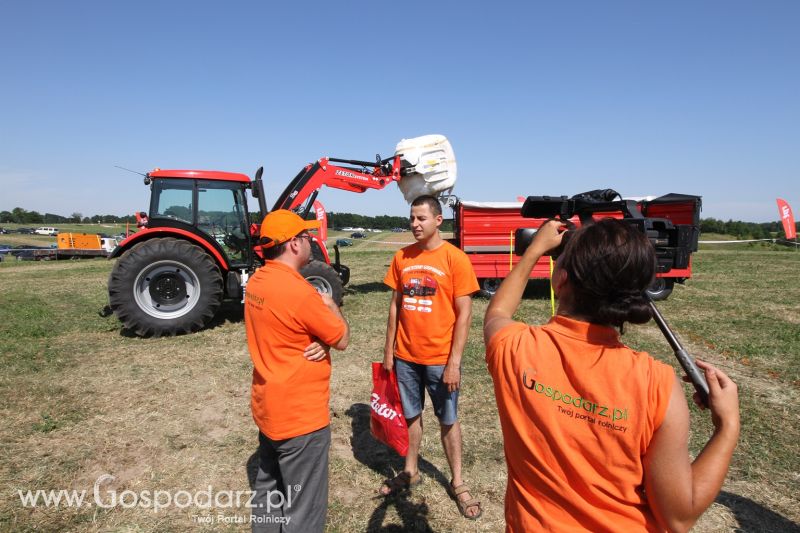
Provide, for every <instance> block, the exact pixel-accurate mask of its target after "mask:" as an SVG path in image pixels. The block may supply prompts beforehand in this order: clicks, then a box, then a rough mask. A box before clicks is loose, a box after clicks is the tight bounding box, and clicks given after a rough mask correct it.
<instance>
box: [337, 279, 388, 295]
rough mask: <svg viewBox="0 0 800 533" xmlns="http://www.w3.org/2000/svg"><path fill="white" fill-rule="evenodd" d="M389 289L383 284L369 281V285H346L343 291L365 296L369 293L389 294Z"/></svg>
mask: <svg viewBox="0 0 800 533" xmlns="http://www.w3.org/2000/svg"><path fill="white" fill-rule="evenodd" d="M390 290H391V289H389V287H387V286H386V285H385V284H383V283H378V282H377V281H371V282H369V283H359V284H357V285H352V284H351V285H348V286H347V287H345V291H347V292H348V293H350V294H367V293H370V292H389V291H390Z"/></svg>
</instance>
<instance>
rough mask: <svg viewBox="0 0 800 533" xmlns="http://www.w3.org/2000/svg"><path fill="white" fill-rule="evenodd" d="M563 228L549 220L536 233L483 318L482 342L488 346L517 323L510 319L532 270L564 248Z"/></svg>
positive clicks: (561, 224) (555, 221)
mask: <svg viewBox="0 0 800 533" xmlns="http://www.w3.org/2000/svg"><path fill="white" fill-rule="evenodd" d="M562 226H564V224H563V223H562V222H558V221H557V220H550V221H548V222H546V223H544V224H542V227H540V228H539V231H537V232H536V236H535V237H534V239H533V242H532V243H531V244H530V246H528V249H527V250H525V254H524V255H523V256H522V259H520V261H519V263H517V264H516V266H514V268H513V269H512V270H511V272H509V274H508V276H506V279H504V280H503V282H502V283H501V284H500V288H498V289H497V292H496V293H495V295H494V296H493V297H492V300H491V301H490V302H489V306H488V307H487V308H486V315H485V316H484V318H483V339H484V342H485V343H486V344H489V340H491V338H492V337H493V336H494V335H495V333H497V332H498V331H500V330H501V329H503V328H504V327H505V326H507V325H509V324H512V323H513V322H514V320H513V319H512V318H511V317H513V316H514V313H515V312H516V310H517V307H519V302H520V300H521V299H522V293H523V292H524V291H525V286H526V285H527V284H528V278H530V275H531V270H533V267H534V266H535V265H536V262H537V261H538V260H539V258H540V257H542V256H543V255H544V254H545V253H546V252H548V251H549V250H552V249H553V248H555V247H557V246H558V245H559V244H561V239H562V237H563V235H564V234H563V233H559V232H558V229H559V228H561V227H562Z"/></svg>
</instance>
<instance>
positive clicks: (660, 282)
mask: <svg viewBox="0 0 800 533" xmlns="http://www.w3.org/2000/svg"><path fill="white" fill-rule="evenodd" d="M674 286H675V280H673V279H670V278H656V280H655V281H654V282H653V284H652V285H650V286H649V287H648V288H647V291H646V292H647V294H648V295H649V296H650V299H651V300H653V301H656V302H658V301H660V300H666V299H667V297H668V296H669V295H670V294H672V288H673V287H674Z"/></svg>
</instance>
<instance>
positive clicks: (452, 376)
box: [380, 195, 481, 519]
mask: <svg viewBox="0 0 800 533" xmlns="http://www.w3.org/2000/svg"><path fill="white" fill-rule="evenodd" d="M410 222H411V231H413V233H414V239H416V241H417V242H416V243H414V244H412V245H410V246H407V247H405V248H403V249H402V250H400V251H399V252H397V253H396V254H395V256H394V259H393V261H392V265H391V267H389V271H388V272H387V273H386V277H385V278H384V280H383V282H384V283H385V284H386V285H388V286H389V287H391V288H392V291H393V292H392V301H391V304H390V306H389V320H388V324H387V327H386V345H385V347H384V358H383V367H384V368H385V369H386V370H389V371H391V370H392V368H394V369H395V371H396V373H397V381H398V385H399V388H400V399H401V400H402V403H403V414H404V415H405V418H406V421H407V423H408V440H409V446H408V454H407V455H406V461H405V468H404V469H403V471H402V472H401V473H400V474H398V475H397V476H395V477H394V478H392V479H389V480H387V481H386V482H385V483H384V485H383V486H382V487H381V489H380V493H381V494H383V495H384V496H388V495H391V494H396V493H400V492H403V491H406V490H408V489H410V488H411V487H412V486H414V485H416V484H418V483H419V482H420V481H421V478H420V474H419V469H418V456H419V446H420V442H421V440H422V417H421V415H422V409H423V407H424V405H425V389H426V388H427V389H428V394H429V395H430V398H431V403H433V409H434V413H435V414H436V417H437V418H438V419H439V424H440V432H441V440H442V445H443V447H444V452H445V455H446V456H447V461H448V463H449V464H450V471H451V472H452V474H453V478H452V480H451V483H450V490H449V492H450V495H451V496H452V497H453V498H454V499H455V500H456V503H457V504H458V508H459V510H460V511H461V514H462V515H464V516H465V517H467V518H470V519H476V518H478V517H479V516H480V514H481V506H480V502H479V501H478V500H477V499H475V498H473V495H472V494H471V493H470V490H469V488H468V487H467V485H466V483H464V481H463V480H462V479H461V425H460V424H459V422H458V418H457V415H458V392H459V388H460V386H461V356H462V354H463V351H464V345H465V344H466V341H467V334H468V332H469V325H470V319H471V316H472V299H471V295H472V293H474V292H475V291H477V290H478V280H477V279H476V278H475V272H474V271H473V270H472V264H471V263H470V261H469V259H468V258H467V256H466V254H464V252H462V251H461V250H459V249H458V248H456V247H455V246H453V245H452V244H450V243H449V242H447V241H445V240H444V239H442V237H441V235H440V233H439V226H441V224H442V207H441V204H440V203H439V200H437V199H436V198H434V197H433V196H427V195H426V196H420V197H419V198H417V199H416V200H414V202H412V204H411V218H410Z"/></svg>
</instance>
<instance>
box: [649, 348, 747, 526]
mask: <svg viewBox="0 0 800 533" xmlns="http://www.w3.org/2000/svg"><path fill="white" fill-rule="evenodd" d="M697 366H699V367H700V368H702V369H703V370H704V371H705V375H706V381H707V382H708V388H709V406H710V409H711V420H712V422H713V423H714V433H713V435H712V436H711V438H710V439H709V441H708V443H707V444H706V445H705V447H704V448H703V451H702V452H700V455H698V456H697V458H696V459H695V460H694V462H693V463H690V462H689V450H688V446H687V443H688V440H689V408H688V406H687V405H686V399H685V398H684V395H683V388H682V387H681V384H680V382H679V381H678V379H677V378H676V379H675V382H674V384H673V387H672V395H671V397H670V400H669V407H667V413H666V415H665V416H664V421H663V422H662V424H661V426H660V427H659V428H658V429H657V430H656V433H655V435H654V436H653V440H652V442H651V443H650V447H649V448H648V449H647V452H646V453H645V456H644V471H645V488H646V491H647V500H648V502H649V504H650V508H651V509H652V511H653V514H654V515H655V516H656V518H657V519H658V520H659V522H661V524H662V525H663V526H664V527H666V528H667V529H669V530H670V531H687V530H688V529H689V528H691V527H692V525H693V524H694V523H695V522H696V521H697V519H698V518H700V515H702V514H703V512H704V511H705V510H706V509H707V508H708V506H709V505H711V503H712V502H713V501H714V498H716V497H717V494H719V490H720V488H721V487H722V483H723V482H724V481H725V475H726V474H727V472H728V467H729V465H730V461H731V457H732V456H733V450H734V449H735V448H736V442H737V441H738V439H739V395H738V391H737V387H736V384H735V383H734V382H733V381H731V379H730V378H729V377H728V376H726V375H725V374H724V373H723V372H721V371H720V370H719V369H716V368H714V367H713V366H711V365H709V364H708V363H704V362H703V361H697Z"/></svg>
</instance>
